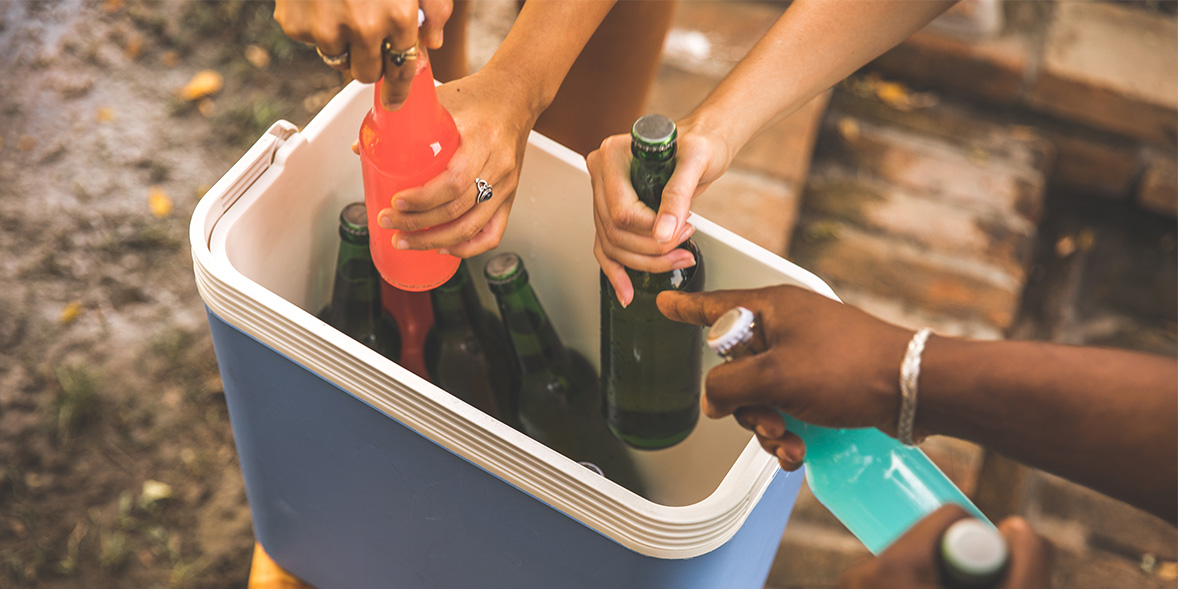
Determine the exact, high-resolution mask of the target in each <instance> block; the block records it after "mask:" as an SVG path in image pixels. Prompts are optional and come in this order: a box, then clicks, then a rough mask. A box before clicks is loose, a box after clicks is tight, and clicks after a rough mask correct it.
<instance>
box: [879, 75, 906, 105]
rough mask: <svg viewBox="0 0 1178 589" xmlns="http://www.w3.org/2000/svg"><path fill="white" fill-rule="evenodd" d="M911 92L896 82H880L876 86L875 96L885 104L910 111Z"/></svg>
mask: <svg viewBox="0 0 1178 589" xmlns="http://www.w3.org/2000/svg"><path fill="white" fill-rule="evenodd" d="M910 94H911V92H909V91H908V88H907V87H905V86H904V85H903V84H899V83H896V82H878V83H876V84H875V96H876V97H877V98H879V99H880V101H881V102H883V103H884V104H886V105H888V106H890V107H892V108H895V109H898V110H909V109H911V106H912V105H910V104H909V103H908V96H909V95H910Z"/></svg>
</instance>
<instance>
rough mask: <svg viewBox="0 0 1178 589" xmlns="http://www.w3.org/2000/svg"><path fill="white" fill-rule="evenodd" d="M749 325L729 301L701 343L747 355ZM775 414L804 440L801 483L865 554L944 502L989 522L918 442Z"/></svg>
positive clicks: (752, 324)
mask: <svg viewBox="0 0 1178 589" xmlns="http://www.w3.org/2000/svg"><path fill="white" fill-rule="evenodd" d="M756 328H757V326H756V320H755V317H754V315H753V313H752V312H751V311H749V310H748V309H745V308H744V307H737V308H735V309H732V310H730V311H728V312H727V313H725V314H724V315H722V316H721V317H720V318H719V319H717V320H716V322H715V323H714V324H713V325H712V327H711V328H710V330H709V331H708V340H707V341H708V346H709V347H711V348H712V349H713V350H715V351H716V352H718V353H719V354H720V355H721V356H723V357H724V358H725V359H726V360H734V359H736V358H739V357H741V356H744V355H750V354H755V353H757V351H758V350H756V349H754V347H755V342H756V341H757V338H755V337H753V332H754V330H755V329H756ZM898 369H899V367H897V370H898ZM781 416H782V417H783V418H784V419H785V425H786V428H787V429H788V430H789V431H790V432H792V433H794V434H796V435H797V436H798V437H799V438H801V439H802V441H803V442H805V443H806V459H805V468H806V482H807V483H809V485H810V490H811V491H812V492H813V493H814V497H815V498H817V499H818V501H819V502H821V503H822V504H823V505H825V506H826V508H827V509H829V510H830V512H831V513H833V514H834V516H835V517H837V518H838V520H839V521H840V522H842V523H843V525H844V526H846V527H847V529H848V530H850V531H851V533H852V534H854V535H855V537H856V538H859V541H861V542H863V545H864V546H866V547H867V549H868V550H870V551H871V552H872V553H873V554H879V553H880V552H881V551H883V549H885V548H887V547H888V546H889V545H891V543H892V542H894V541H895V540H896V539H897V538H899V537H900V536H901V535H902V534H903V533H904V532H906V531H907V530H908V528H910V527H912V525H913V524H915V523H916V522H917V521H919V520H920V519H921V518H923V517H924V516H926V515H928V514H930V513H932V512H933V511H936V510H937V508H939V507H940V506H942V505H945V504H946V503H955V504H957V505H960V506H962V507H964V508H965V509H966V510H967V511H969V512H970V514H972V515H973V516H974V517H976V518H978V519H980V520H982V521H984V522H986V523H987V524H989V520H988V519H986V516H985V515H983V514H982V512H981V511H979V510H978V508H977V507H975V506H974V504H973V502H971V501H970V500H969V498H968V497H966V496H965V494H964V493H962V492H961V490H960V489H958V488H957V486H956V485H954V484H953V482H952V481H950V480H949V478H948V477H946V476H945V474H944V473H942V472H941V470H940V469H939V468H937V466H936V465H935V464H933V461H932V460H929V458H928V456H925V454H924V452H921V451H920V449H919V448H916V447H913V446H905V445H904V444H901V443H900V442H899V441H898V440H896V439H895V438H892V437H890V436H888V435H887V434H885V433H883V432H881V431H879V430H878V429H875V428H873V427H872V428H853V429H835V428H828V427H819V426H816V425H811V424H808V423H805V422H802V421H798V420H797V419H794V418H793V417H791V416H789V415H787V414H786V413H781Z"/></svg>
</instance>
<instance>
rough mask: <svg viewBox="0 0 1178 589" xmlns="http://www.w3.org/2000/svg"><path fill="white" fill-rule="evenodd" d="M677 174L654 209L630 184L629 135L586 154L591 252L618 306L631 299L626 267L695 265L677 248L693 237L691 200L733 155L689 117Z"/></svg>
mask: <svg viewBox="0 0 1178 589" xmlns="http://www.w3.org/2000/svg"><path fill="white" fill-rule="evenodd" d="M678 127H679V129H678V130H679V139H678V144H679V145H678V155H677V156H676V158H677V162H676V165H675V173H674V174H672V175H671V179H670V180H669V181H668V182H667V186H666V188H664V190H663V200H662V206H661V207H660V208H659V210H658V211H657V213H656V212H655V211H652V210H651V209H650V208H649V207H647V206H646V205H644V204H642V202H640V201H639V200H638V195H637V194H636V193H635V192H634V189H633V187H632V186H631V185H630V160H631V156H630V136H629V135H614V136H612V137H609V138H607V139H606V140H605V141H603V142H602V144H601V147H600V148H598V149H597V150H595V151H594V152H592V153H590V154H589V157H588V158H587V159H586V163H587V165H588V167H589V178H590V181H591V182H592V184H593V217H594V223H595V224H596V227H597V232H596V235H595V237H594V242H593V255H594V256H596V257H597V263H598V264H600V265H601V269H602V271H603V272H605V276H606V278H608V279H609V281H610V283H611V284H613V286H614V290H615V291H616V292H617V295H618V301H619V302H620V303H621V304H622V306H626V305H629V304H630V301H631V300H633V298H634V287H633V285H632V284H631V283H630V278H629V276H627V275H626V270H625V268H627V267H628V268H633V269H635V270H642V271H646V272H667V271H670V270H673V269H680V268H687V267H690V266H693V265H695V259H694V258H693V256H692V255H691V253H690V252H688V251H686V250H682V249H677V246H678V245H679V244H681V243H683V242H684V241H686V240H687V238H688V237H691V234H692V232H694V231H695V227H693V226H691V225H690V224H688V223H687V216H688V214H689V213H690V210H689V209H690V207H691V200H692V199H693V198H695V197H697V196H699V195H700V194H702V193H703V191H704V190H705V189H706V188H707V187H708V185H710V184H711V183H712V182H713V181H715V180H716V179H717V178H719V177H720V176H721V175H722V174H723V173H724V171H725V170H727V169H728V165H729V163H730V162H731V161H732V153H731V151H730V150H729V149H728V146H727V144H725V143H724V142H723V141H722V140H721V139H719V138H718V137H717V136H715V135H712V134H708V133H703V132H696V131H694V130H693V128H692V123H691V122H690V121H684V122H683V123H682V124H680V125H679V126H678Z"/></svg>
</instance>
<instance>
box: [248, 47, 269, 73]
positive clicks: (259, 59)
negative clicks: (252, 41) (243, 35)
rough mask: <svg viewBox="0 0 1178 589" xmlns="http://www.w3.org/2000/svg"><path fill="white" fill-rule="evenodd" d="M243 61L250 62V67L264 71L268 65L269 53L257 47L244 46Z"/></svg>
mask: <svg viewBox="0 0 1178 589" xmlns="http://www.w3.org/2000/svg"><path fill="white" fill-rule="evenodd" d="M245 60H246V61H248V62H250V65H252V66H254V67H256V68H258V69H260V70H264V69H266V66H268V65H270V52H269V51H266V50H265V49H264V48H262V47H260V46H258V45H246V46H245Z"/></svg>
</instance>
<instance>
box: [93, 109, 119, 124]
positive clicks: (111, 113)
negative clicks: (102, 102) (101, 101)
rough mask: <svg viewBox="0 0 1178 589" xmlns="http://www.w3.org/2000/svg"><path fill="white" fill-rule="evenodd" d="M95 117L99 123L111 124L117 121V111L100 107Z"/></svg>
mask: <svg viewBox="0 0 1178 589" xmlns="http://www.w3.org/2000/svg"><path fill="white" fill-rule="evenodd" d="M95 116H96V117H97V118H98V122H100V123H109V122H111V121H113V120H115V109H113V108H111V107H109V106H102V107H99V108H98V112H97V114H96V115H95Z"/></svg>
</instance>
